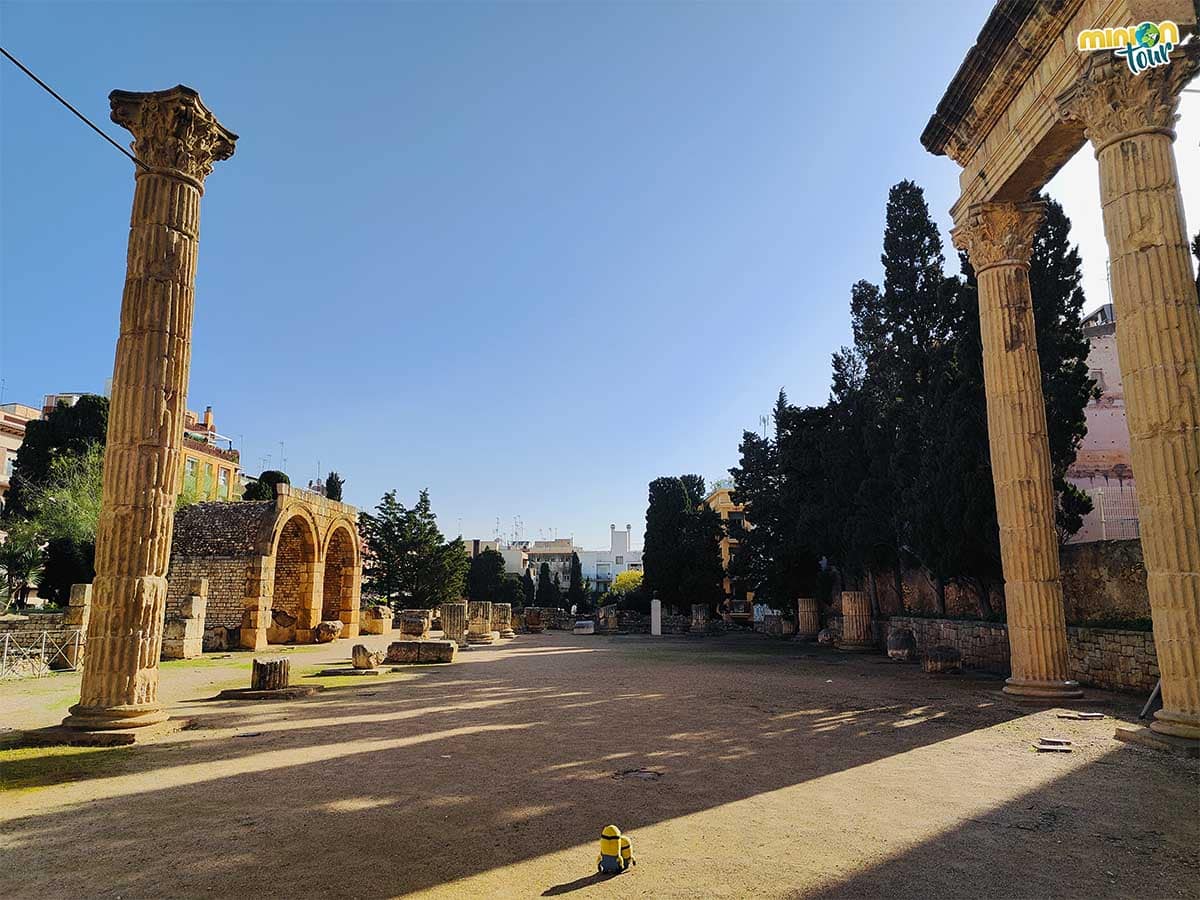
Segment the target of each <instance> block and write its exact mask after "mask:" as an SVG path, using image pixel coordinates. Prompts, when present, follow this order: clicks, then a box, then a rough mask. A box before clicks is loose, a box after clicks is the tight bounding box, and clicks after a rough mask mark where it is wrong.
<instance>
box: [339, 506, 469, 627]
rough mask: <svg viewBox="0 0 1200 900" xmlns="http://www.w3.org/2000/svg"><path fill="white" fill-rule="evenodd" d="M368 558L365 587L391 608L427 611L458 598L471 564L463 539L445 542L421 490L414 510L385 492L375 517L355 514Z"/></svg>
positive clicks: (365, 568) (364, 576) (364, 580)
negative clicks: (381, 598)
mask: <svg viewBox="0 0 1200 900" xmlns="http://www.w3.org/2000/svg"><path fill="white" fill-rule="evenodd" d="M359 531H360V533H361V534H362V536H363V539H364V541H366V544H367V548H368V550H369V551H370V554H369V556H368V558H367V561H366V565H365V566H364V568H363V585H364V587H365V588H366V589H367V590H368V591H370V592H372V593H374V594H376V595H377V596H380V597H383V598H385V599H386V600H387V601H388V603H389V604H391V605H392V606H393V608H414V609H422V608H425V609H427V608H431V607H434V606H437V605H438V604H440V603H444V602H447V601H450V600H455V599H457V598H458V597H460V596H461V595H462V591H463V584H464V581H465V579H466V574H467V570H468V568H469V566H470V561H469V560H468V559H467V551H466V547H465V546H464V545H463V542H462V539H461V538H455V539H454V540H452V541H449V542H447V541H446V540H445V538H444V537H443V536H442V533H441V531H440V530H438V527H437V517H436V516H435V515H434V514H433V510H432V508H431V507H430V503H429V491H428V490H423V491H421V493H420V496H419V498H418V500H417V503H416V505H415V506H414V507H413V508H412V509H407V508H405V506H404V505H403V504H402V503H400V502H398V501H397V500H396V492H395V491H388V492H387V493H386V494H384V495H383V498H382V499H381V500H380V502H379V504H378V505H377V506H376V507H375V513H374V514H371V513H366V512H363V513H359Z"/></svg>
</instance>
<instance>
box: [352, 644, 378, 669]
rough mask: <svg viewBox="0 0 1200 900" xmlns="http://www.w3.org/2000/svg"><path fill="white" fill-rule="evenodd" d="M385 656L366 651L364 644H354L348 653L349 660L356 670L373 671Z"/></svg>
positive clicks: (376, 652)
mask: <svg viewBox="0 0 1200 900" xmlns="http://www.w3.org/2000/svg"><path fill="white" fill-rule="evenodd" d="M384 656H385V654H384V653H381V652H378V651H374V652H373V651H371V650H368V649H367V646H366V644H355V645H354V648H353V649H352V650H351V651H350V658H351V660H353V662H354V668H356V669H375V668H378V667H379V665H380V663H382V662H383V658H384Z"/></svg>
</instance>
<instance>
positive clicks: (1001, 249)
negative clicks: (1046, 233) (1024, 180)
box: [950, 200, 1045, 273]
mask: <svg viewBox="0 0 1200 900" xmlns="http://www.w3.org/2000/svg"><path fill="white" fill-rule="evenodd" d="M1044 209H1045V204H1044V203H1042V202H1041V201H1040V200H1029V201H1026V202H1024V203H975V204H973V205H972V206H971V207H970V208H969V209H968V210H967V220H966V221H965V222H964V223H963V224H962V225H959V226H958V227H957V228H955V229H954V230H953V231H951V232H950V237H951V239H953V241H954V246H955V247H957V248H958V249H959V250H966V251H967V256H969V257H970V259H971V265H972V266H974V267H975V272H976V273H979V272H982V271H984V270H985V269H989V268H991V267H992V266H998V265H1001V264H1005V263H1007V264H1010V265H1022V266H1027V265H1029V256H1030V254H1031V253H1032V252H1033V236H1034V235H1035V234H1036V233H1037V229H1038V225H1040V224H1041V222H1042V213H1043V211H1044Z"/></svg>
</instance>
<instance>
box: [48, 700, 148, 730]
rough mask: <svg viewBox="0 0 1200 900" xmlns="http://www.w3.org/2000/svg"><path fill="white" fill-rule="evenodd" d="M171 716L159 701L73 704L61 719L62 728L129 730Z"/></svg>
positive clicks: (143, 726)
mask: <svg viewBox="0 0 1200 900" xmlns="http://www.w3.org/2000/svg"><path fill="white" fill-rule="evenodd" d="M169 718H171V715H170V713H168V712H167V711H166V709H165V708H164V707H163V706H162V704H160V703H143V704H127V705H124V706H83V705H81V704H78V703H77V704H75V705H74V706H72V707H71V714H70V715H69V716H67V717H66V718H65V719H63V721H62V727H63V728H72V729H74V730H76V731H130V730H136V729H138V728H145V727H147V726H148V725H159V724H161V723H163V722H165V721H167V719H169Z"/></svg>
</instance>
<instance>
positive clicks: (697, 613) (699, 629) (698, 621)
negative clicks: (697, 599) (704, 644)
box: [688, 603, 712, 634]
mask: <svg viewBox="0 0 1200 900" xmlns="http://www.w3.org/2000/svg"><path fill="white" fill-rule="evenodd" d="M711 616H712V614H711V612H710V611H709V608H708V604H706V603H693V604H692V625H691V627H690V628H689V629H688V631H690V632H691V633H692V634H707V633H708V623H709V620H710V618H711Z"/></svg>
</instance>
